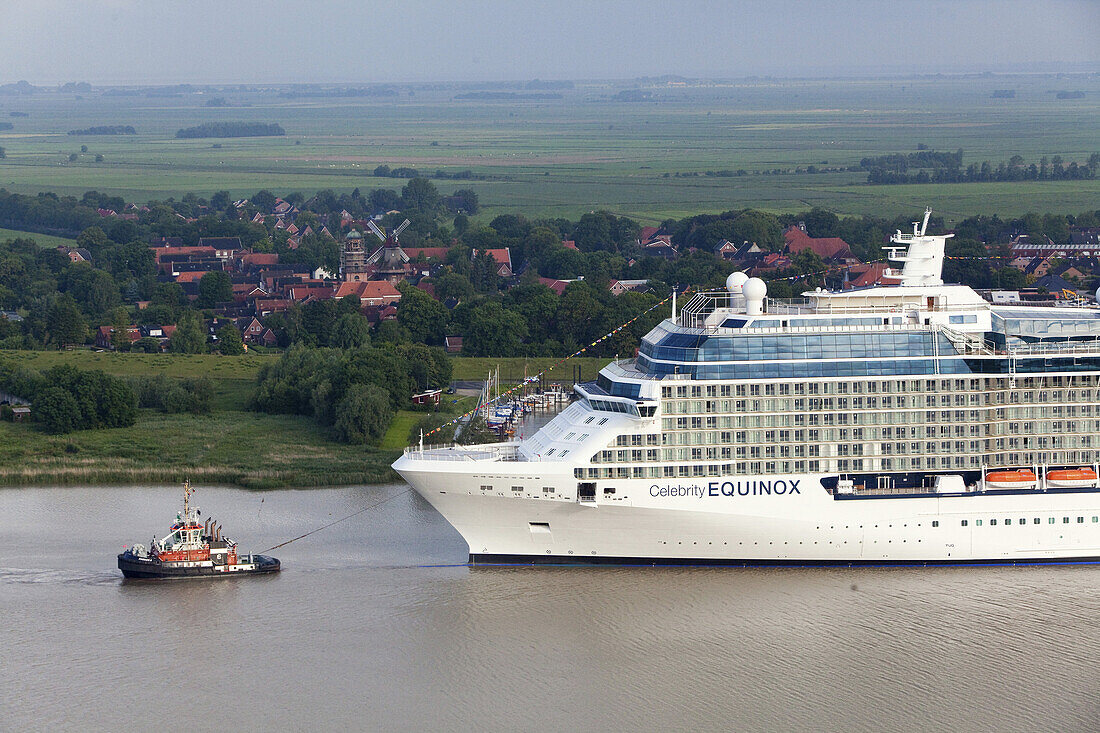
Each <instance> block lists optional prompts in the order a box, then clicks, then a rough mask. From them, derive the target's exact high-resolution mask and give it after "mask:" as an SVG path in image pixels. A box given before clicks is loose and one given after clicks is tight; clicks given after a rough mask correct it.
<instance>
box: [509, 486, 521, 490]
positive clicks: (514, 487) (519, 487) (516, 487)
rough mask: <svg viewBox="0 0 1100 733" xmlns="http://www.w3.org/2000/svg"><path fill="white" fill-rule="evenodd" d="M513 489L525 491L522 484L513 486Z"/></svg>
mask: <svg viewBox="0 0 1100 733" xmlns="http://www.w3.org/2000/svg"><path fill="white" fill-rule="evenodd" d="M512 491H523V487H522V486H513V487H512Z"/></svg>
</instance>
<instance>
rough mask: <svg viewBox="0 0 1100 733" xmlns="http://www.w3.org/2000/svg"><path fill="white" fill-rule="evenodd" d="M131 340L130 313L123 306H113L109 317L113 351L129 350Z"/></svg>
mask: <svg viewBox="0 0 1100 733" xmlns="http://www.w3.org/2000/svg"><path fill="white" fill-rule="evenodd" d="M132 343H133V340H132V339H131V338H130V314H129V313H128V312H127V311H126V309H125V308H115V312H114V316H113V318H111V348H112V349H114V350H115V351H129V350H130V346H131V344H132Z"/></svg>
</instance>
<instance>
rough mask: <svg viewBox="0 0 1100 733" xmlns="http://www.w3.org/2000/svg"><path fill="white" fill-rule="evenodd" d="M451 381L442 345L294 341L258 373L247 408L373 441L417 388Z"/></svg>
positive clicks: (346, 439)
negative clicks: (341, 345) (302, 418)
mask: <svg viewBox="0 0 1100 733" xmlns="http://www.w3.org/2000/svg"><path fill="white" fill-rule="evenodd" d="M450 381H451V361H450V360H449V359H448V358H447V357H446V355H445V354H444V353H443V351H442V349H433V348H429V347H427V346H424V345H421V344H398V345H389V346H386V347H382V348H374V347H370V346H366V347H359V348H349V349H331V348H309V347H307V346H306V345H304V344H298V345H296V346H294V347H292V348H290V349H288V350H287V351H286V353H285V354H283V356H282V357H281V358H280V359H279V361H278V362H276V363H275V364H269V365H265V366H264V367H263V368H262V369H261V370H260V373H259V375H258V376H257V383H256V390H255V392H254V394H253V396H252V402H251V407H252V409H254V410H257V411H260V412H268V413H274V414H290V415H307V416H310V417H313V418H314V420H316V421H317V422H318V423H319V424H320V425H323V426H327V427H329V428H331V430H332V433H333V435H334V437H335V438H336V439H337V440H339V441H341V442H344V443H358V444H369V443H377V442H378V441H379V440H381V438H382V436H383V435H385V433H386V430H388V429H389V425H390V421H391V420H392V419H393V416H394V414H395V412H396V411H397V410H399V409H404V408H407V407H409V406H410V397H411V396H412V395H413V394H414V393H415V392H417V391H420V390H423V389H426V388H430V387H435V388H442V387H444V386H446V385H447V384H449V383H450Z"/></svg>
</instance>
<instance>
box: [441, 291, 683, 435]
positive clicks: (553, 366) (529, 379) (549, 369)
mask: <svg viewBox="0 0 1100 733" xmlns="http://www.w3.org/2000/svg"><path fill="white" fill-rule="evenodd" d="M689 292H691V288H688V289H686V290H684V291H683V292H682V293H679V295H686V294H687V293H689ZM670 300H672V296H671V295H670V296H668V297H667V298H665V299H664V300H661V301H658V302H657V303H654V304H653V305H651V306H650V307H648V308H646V309H645V310H644V311H642V312H641V313H639V314H638V315H636V316H634V317H633V318H631V319H630V320H629V321H627V322H626V323H623V324H622V325H620V326H619V327H617V328H615V329H613V330H611V331H608V332H607V333H605V334H604V335H603V336H600V337H599V338H598V339H596V340H595V341H593V342H592V343H590V344H588V345H587V346H584V347H581V348H580V349H579V350H577V351H574V352H573V353H572V354H570V355H569V356H567V357H565V358H564V359H559V360H558V361H556V362H554V363H553V364H551V365H550V366H548V367H546V368H545V369H543V370H542V371H541V372H539V373H538V374H535V375H534V376H531V377H527V378H526V379H524V380H523V381H522V382H520V383H519V384H517V385H516V386H514V387H511V388H509V389H507V390H505V391H504V392H501V393H500V394H499V395H497V396H496V397H494V398H493V399H491V400H487V401H486V402H484V403H482V402H479V403H478V404H477V405H476V406H475V407H474V409H472V410H470V411H469V412H466V413H463V414H462V415H459V416H458V417H456V418H454V419H453V420H448V421H447V422H445V423H443V424H442V425H440V426H439V427H437V428H434V429H432V430H429V431H428V432H426V433H424V437H425V438H426V437H428V436H429V435H434V434H435V433H438V432H439V431H440V430H442V429H443V428H445V427H448V426H450V425H454V424H455V423H458V422H461V421H462V420H465V419H466V418H468V417H470V416H471V415H473V414H474V413H475V412H477V411H478V410H480V409H481V408H482V407H486V406H488V405H491V404H493V403H494V402H497V401H498V400H500V399H501V398H503V397H507V396H508V395H510V394H512V393H513V392H515V391H517V390H519V389H521V388H522V387H523V386H524V385H526V384H530V383H531V382H537V381H538V380H539V378H541V377H542V376H543V375H544V374H547V373H548V372H552V371H553V370H555V369H557V368H558V367H560V366H561V365H562V364H564V363H565V362H567V361H569V360H570V359H572V358H574V357H577V356H580V355H581V354H583V353H584V352H586V351H588V350H589V349H591V348H592V347H594V346H597V345H598V344H600V343H602V342H604V341H606V340H607V339H609V338H611V337H612V336H614V335H615V334H617V333H618V332H619V331H622V330H623V329H624V328H628V327H629V326H630V325H631V324H632V323H634V322H635V321H637V320H638V319H640V318H641V317H642V316H644V315H646V314H647V313H649V312H650V311H652V310H655V309H657V308H660V307H661V306H662V305H664V304H665V303H667V302H668V301H670Z"/></svg>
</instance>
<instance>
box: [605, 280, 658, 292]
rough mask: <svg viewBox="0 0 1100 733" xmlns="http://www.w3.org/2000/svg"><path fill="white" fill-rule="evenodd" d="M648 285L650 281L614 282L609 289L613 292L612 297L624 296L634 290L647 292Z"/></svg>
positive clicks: (609, 285)
mask: <svg viewBox="0 0 1100 733" xmlns="http://www.w3.org/2000/svg"><path fill="white" fill-rule="evenodd" d="M647 285H649V280H612V281H611V282H610V283H609V284H608V286H607V289H608V290H610V291H611V294H612V295H622V294H623V293H629V292H630V291H632V290H635V291H636V290H645V289H646V286H647Z"/></svg>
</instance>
